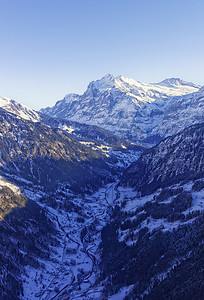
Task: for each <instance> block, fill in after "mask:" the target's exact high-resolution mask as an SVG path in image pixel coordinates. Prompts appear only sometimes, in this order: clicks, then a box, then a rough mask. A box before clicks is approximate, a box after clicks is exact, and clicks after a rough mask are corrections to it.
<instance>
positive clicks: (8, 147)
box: [0, 108, 116, 192]
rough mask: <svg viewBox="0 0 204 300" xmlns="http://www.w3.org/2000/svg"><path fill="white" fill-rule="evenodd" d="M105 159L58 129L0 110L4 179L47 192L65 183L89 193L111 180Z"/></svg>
mask: <svg viewBox="0 0 204 300" xmlns="http://www.w3.org/2000/svg"><path fill="white" fill-rule="evenodd" d="M107 159H108V158H107V157H106V155H105V154H104V153H103V152H102V151H99V150H97V149H96V150H93V149H91V148H90V147H87V146H86V145H84V144H81V143H80V142H78V141H76V140H75V139H73V138H71V137H70V136H68V135H67V134H66V133H65V132H63V131H62V130H60V129H52V128H49V127H47V126H45V125H43V124H41V123H39V122H30V121H27V120H24V119H22V118H20V117H18V116H16V115H13V114H11V113H8V112H7V111H5V110H4V109H2V108H1V109H0V173H1V175H2V176H4V177H7V178H11V179H12V178H13V180H14V178H15V179H16V180H20V181H22V180H23V179H24V180H28V181H30V182H31V183H32V184H40V185H41V186H43V187H44V188H48V189H50V188H51V189H53V188H55V187H56V185H57V184H58V183H59V184H60V183H65V182H67V184H68V185H69V186H70V188H71V186H72V187H73V188H75V189H78V191H81V192H82V190H83V187H84V188H85V189H86V190H87V191H88V190H90V191H91V189H92V188H93V187H94V186H95V188H98V184H99V182H100V184H101V183H102V182H103V183H104V182H106V180H107V179H108V178H109V179H110V180H112V176H113V173H114V172H113V170H111V171H110V166H109V163H110V164H111V159H110V160H108V161H107ZM113 163H115V161H114V162H113ZM108 170H109V171H108ZM115 171H116V170H115ZM92 176H95V181H94V182H93V181H91V180H90V178H92ZM98 180H99V181H98ZM79 183H80V184H79ZM89 183H90V184H89Z"/></svg>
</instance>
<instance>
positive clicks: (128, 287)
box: [101, 124, 204, 300]
mask: <svg viewBox="0 0 204 300" xmlns="http://www.w3.org/2000/svg"><path fill="white" fill-rule="evenodd" d="M203 136H204V124H199V125H194V126H191V127H189V128H187V129H185V130H184V131H182V132H180V133H179V134H177V135H175V136H172V137H168V138H166V139H164V140H163V141H161V142H160V143H159V144H158V145H157V146H155V147H154V148H152V149H150V150H147V151H146V152H144V153H143V154H142V156H141V157H140V158H139V159H138V161H137V162H135V163H133V164H132V165H131V166H130V167H129V168H128V169H127V170H126V171H125V172H124V175H123V177H122V180H121V182H120V183H119V184H118V186H116V189H117V197H116V199H115V209H114V211H113V215H112V219H111V222H109V224H107V225H106V226H105V227H104V228H103V230H102V234H101V236H102V249H103V250H102V263H101V266H102V276H103V279H104V284H103V285H104V291H103V292H104V293H105V295H106V296H107V297H108V296H109V298H108V299H131V300H135V299H147V300H152V299H154V300H163V299H176V300H179V299H181V298H184V299H197V300H200V299H202V295H203V285H202V281H203V275H202V265H203V253H204V231H203V230H204V159H203V153H204V144H203ZM111 295H112V296H111ZM124 295H125V298H123V297H124ZM120 297H121V298H120Z"/></svg>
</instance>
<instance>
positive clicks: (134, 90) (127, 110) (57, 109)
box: [41, 74, 199, 141]
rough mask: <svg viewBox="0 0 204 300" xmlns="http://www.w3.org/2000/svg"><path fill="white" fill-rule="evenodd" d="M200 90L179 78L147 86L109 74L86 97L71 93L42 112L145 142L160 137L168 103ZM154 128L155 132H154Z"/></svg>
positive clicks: (91, 88) (91, 86)
mask: <svg viewBox="0 0 204 300" xmlns="http://www.w3.org/2000/svg"><path fill="white" fill-rule="evenodd" d="M198 89H199V87H198V86H196V85H194V84H193V83H188V82H185V81H182V80H180V79H178V78H171V79H167V80H164V81H163V82H161V83H158V84H144V83H141V82H138V81H135V80H133V79H129V78H126V77H124V76H119V77H116V78H115V77H114V76H113V75H111V74H108V75H106V76H105V77H103V78H102V79H100V80H97V81H93V82H91V83H90V84H89V85H88V88H87V90H86V91H85V92H84V94H83V95H77V94H68V95H66V96H65V98H64V99H63V100H61V101H58V102H57V103H56V104H55V106H53V107H52V108H50V107H48V108H45V109H41V112H43V113H45V114H48V115H50V116H55V117H58V118H63V119H69V120H73V121H78V122H82V123H86V124H92V125H98V126H100V127H102V128H105V129H107V130H109V131H110V132H112V133H114V134H117V135H119V136H121V137H125V138H128V139H131V140H134V141H144V140H145V139H146V138H149V137H151V136H152V135H153V136H156V135H157V133H156V128H158V127H159V126H160V124H161V122H162V121H163V118H164V114H165V111H166V110H167V108H168V106H169V103H170V102H172V101H173V99H175V97H178V99H179V97H183V96H184V95H187V94H191V93H194V92H197V91H198ZM176 99H177V98H176ZM175 101H176V100H175ZM190 104H191V103H190ZM195 119H196V116H195V117H194V118H193V116H192V120H191V121H192V122H194V121H195ZM170 121H171V120H170ZM189 125H191V124H189ZM154 129H155V133H152V131H153V130H154ZM181 129H183V127H182V126H181V125H180V127H179V128H177V130H178V131H179V130H181ZM161 137H164V136H158V137H157V139H161ZM154 138H155V137H154Z"/></svg>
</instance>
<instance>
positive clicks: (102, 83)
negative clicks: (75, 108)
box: [88, 73, 116, 90]
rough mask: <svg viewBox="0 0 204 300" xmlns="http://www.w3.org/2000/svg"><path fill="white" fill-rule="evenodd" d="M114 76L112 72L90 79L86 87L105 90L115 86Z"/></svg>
mask: <svg viewBox="0 0 204 300" xmlns="http://www.w3.org/2000/svg"><path fill="white" fill-rule="evenodd" d="M115 79H116V78H115V77H114V76H113V75H112V74H110V73H109V74H107V75H106V76H104V77H102V78H101V79H99V80H96V81H92V82H91V83H90V84H89V86H88V88H92V87H94V88H96V89H98V90H105V89H110V88H113V87H115Z"/></svg>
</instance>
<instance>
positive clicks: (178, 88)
mask: <svg viewBox="0 0 204 300" xmlns="http://www.w3.org/2000/svg"><path fill="white" fill-rule="evenodd" d="M203 137H204V87H200V86H197V85H195V84H193V83H189V82H185V81H183V80H181V79H178V78H170V79H166V80H164V81H162V82H160V83H152V84H144V83H141V82H138V81H135V80H133V79H129V78H126V77H124V76H119V77H114V76H113V75H111V74H108V75H106V76H105V77H103V78H102V79H100V80H97V81H92V82H91V83H90V84H89V85H88V88H87V90H86V91H85V92H84V94H83V95H77V94H68V95H66V96H65V97H64V99H62V100H60V101H58V102H57V103H56V104H55V105H54V106H53V107H48V108H42V109H41V110H40V111H39V112H37V111H34V110H32V109H30V108H28V107H26V106H24V105H22V104H19V103H17V102H16V101H14V100H12V99H9V98H6V97H2V98H0V299H1V300H17V299H18V300H24V299H25V300H37V299H39V300H52V299H53V300H54V299H56V300H65V299H70V300H72V299H73V300H74V299H83V300H91V299H99V300H100V299H101V300H107V299H109V300H122V299H125V300H129V299H130V300H133V299H134V300H136V299H147V300H164V299H169V300H170V299H175V300H180V299H185V300H186V299H189V300H201V299H203V295H204V280H203V265H204V261H203V260H204V139H203Z"/></svg>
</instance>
